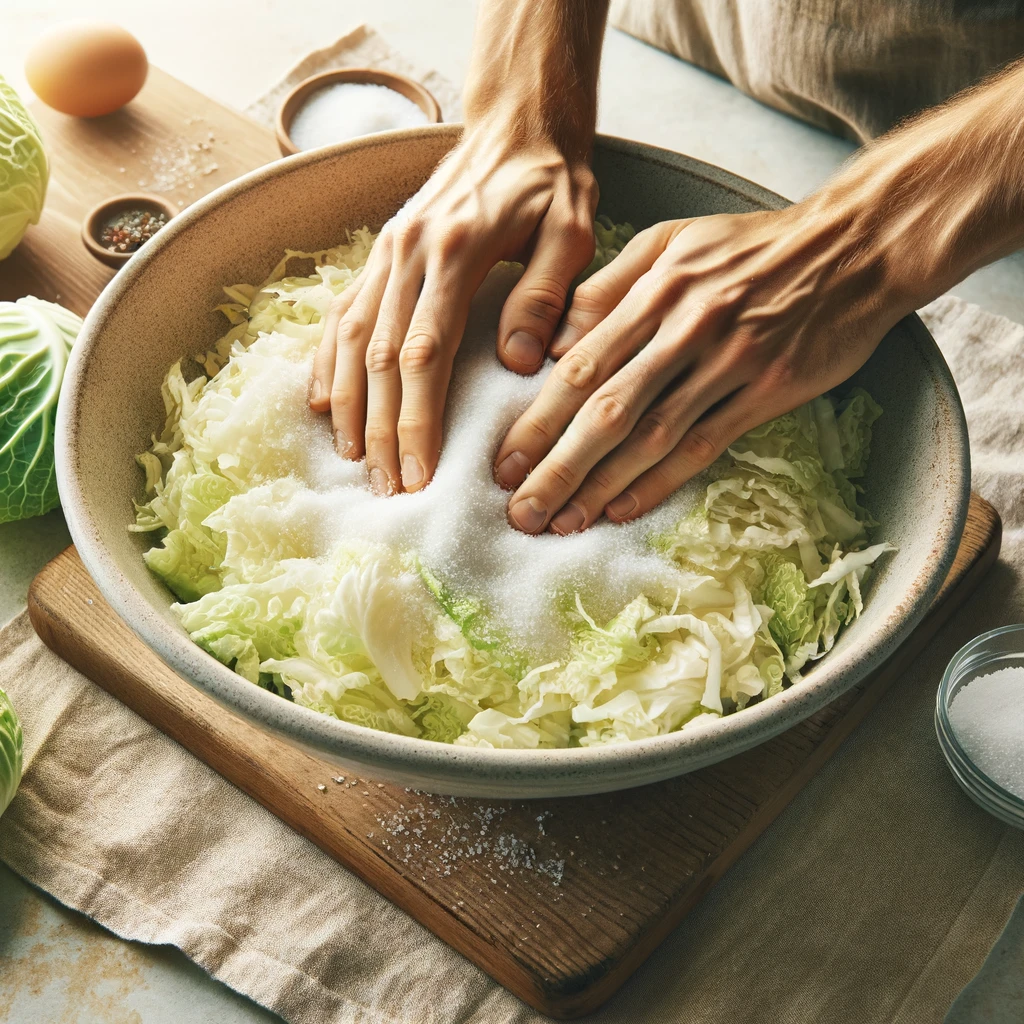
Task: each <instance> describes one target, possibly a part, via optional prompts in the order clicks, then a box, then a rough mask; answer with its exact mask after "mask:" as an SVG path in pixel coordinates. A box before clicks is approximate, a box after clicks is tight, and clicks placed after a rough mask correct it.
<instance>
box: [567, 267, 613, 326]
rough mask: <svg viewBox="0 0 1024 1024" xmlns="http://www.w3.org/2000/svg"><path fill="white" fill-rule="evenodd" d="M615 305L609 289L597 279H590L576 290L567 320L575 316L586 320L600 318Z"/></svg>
mask: <svg viewBox="0 0 1024 1024" xmlns="http://www.w3.org/2000/svg"><path fill="white" fill-rule="evenodd" d="M613 304H614V302H613V296H612V295H611V293H610V292H609V290H608V288H607V287H605V286H604V285H603V284H602V283H601V282H600V281H599V280H598V279H597V277H590V278H587V280H586V281H584V282H583V284H581V285H580V286H579V287H578V288H577V289H576V293H575V294H574V295H573V297H572V307H571V308H570V309H569V314H568V317H567V319H568V318H569V317H573V316H582V317H583V318H584V319H585V320H590V319H592V318H593V317H595V316H598V317H600V316H603V315H604V313H605V311H606V310H608V309H610V308H611V306H612V305H613Z"/></svg>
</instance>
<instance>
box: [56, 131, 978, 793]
mask: <svg viewBox="0 0 1024 1024" xmlns="http://www.w3.org/2000/svg"><path fill="white" fill-rule="evenodd" d="M461 130H462V126H461V125H427V126H423V127H416V128H407V129H400V130H397V131H392V132H382V133H379V134H376V135H371V136H363V137H360V138H357V139H352V140H348V141H346V142H342V143H336V144H334V145H332V146H325V147H321V148H319V149H311V150H306V151H303V152H301V153H297V154H295V155H293V156H289V157H285V158H283V159H281V160H277V161H274V162H273V163H270V164H267V165H264V166H263V167H260V168H257V169H255V170H253V171H251V172H249V173H248V174H246V175H243V176H241V177H239V178H236V179H234V180H233V181H230V182H228V183H226V184H224V185H221V186H220V187H219V188H217V189H215V190H214V191H213V192H211V193H209V194H208V195H206V196H204V197H203V198H201V199H199V200H197V201H196V202H195V203H194V204H192V205H191V206H190V207H188V208H187V209H186V210H185V211H183V212H182V213H180V214H179V215H178V216H177V217H176V218H175V219H174V221H173V222H171V223H170V224H168V225H167V227H166V228H164V229H163V230H161V231H160V232H159V234H158V235H157V236H156V237H155V238H154V240H153V242H152V243H149V244H147V245H146V246H145V247H143V249H141V250H140V251H139V253H138V254H136V258H135V260H134V261H133V263H132V267H131V269H130V270H129V271H128V272H126V273H122V274H118V275H117V276H115V277H114V279H113V280H112V281H111V282H110V284H108V286H107V287H106V288H105V289H104V291H103V292H102V294H101V295H100V296H99V298H98V299H97V301H96V303H95V304H94V305H93V307H92V309H91V310H90V311H89V313H88V315H87V317H86V319H85V323H84V326H83V328H82V331H81V335H80V338H82V339H85V342H84V343H83V342H82V341H80V342H79V344H77V345H76V346H75V347H74V349H73V350H72V354H71V357H70V360H69V364H68V367H67V370H66V372H65V378H64V389H65V390H64V393H63V394H62V399H63V400H62V401H61V402H60V403H59V405H58V412H57V439H58V441H57V446H56V452H57V458H56V462H57V479H58V487H59V491H60V496H61V502H62V505H63V507H64V511H65V515H66V517H67V521H68V527H69V529H70V532H71V535H72V538H73V540H74V542H75V544H76V546H77V549H78V553H79V556H80V557H81V559H82V561H83V563H84V564H85V567H86V569H87V570H88V571H89V573H90V575H92V577H93V579H94V580H95V581H96V583H97V585H98V586H99V589H100V591H101V593H102V594H103V596H104V598H105V599H106V600H107V601H108V602H109V603H110V605H111V606H112V607H113V608H114V610H115V611H116V612H117V613H118V615H120V617H121V618H122V619H124V620H125V622H126V623H127V624H128V625H129V627H130V628H131V629H132V630H133V631H134V632H135V633H136V634H137V635H138V636H139V637H140V638H141V639H142V640H143V641H144V642H145V643H146V644H147V645H148V646H149V647H150V648H151V649H153V650H154V651H155V652H156V653H157V654H158V655H159V656H160V657H161V658H162V659H163V660H164V661H165V662H166V663H167V664H168V665H169V666H171V667H172V669H173V670H174V671H176V672H177V673H178V674H180V675H182V676H184V677H185V678H187V679H188V680H189V681H190V682H191V683H193V684H194V685H196V686H198V688H199V689H201V690H202V691H203V692H205V693H206V694H207V695H208V696H210V697H212V698H213V699H214V700H217V701H218V702H219V703H221V704H222V705H225V706H226V707H228V708H230V709H232V710H234V711H235V712H236V713H239V714H242V715H244V716H248V717H249V718H251V719H255V720H256V721H258V722H260V723H261V724H262V725H263V726H264V727H265V728H268V729H270V730H271V731H272V732H275V733H277V734H278V735H282V736H284V737H286V738H288V739H289V740H290V741H291V742H293V743H297V744H298V745H299V746H301V747H303V748H305V749H307V750H310V751H312V752H315V753H316V754H318V755H320V756H325V757H327V758H329V759H332V760H334V761H335V762H339V763H346V762H347V763H348V764H353V763H362V764H371V765H375V766H377V767H378V769H379V770H380V771H381V772H382V773H383V774H384V775H387V774H388V773H390V774H392V775H405V776H407V777H408V776H416V775H420V776H421V777H422V776H424V775H429V776H430V777H431V778H432V779H434V780H437V779H438V778H441V779H443V783H440V784H439V785H441V788H440V789H439V791H441V792H455V791H457V789H456V787H461V791H463V792H470V791H474V792H480V793H486V792H494V791H496V789H497V788H501V789H503V790H508V789H511V788H512V787H514V786H515V785H516V784H523V785H535V786H537V788H538V790H541V789H544V788H545V787H548V788H550V791H551V792H552V793H554V792H558V793H560V794H569V793H573V792H576V793H584V792H607V791H611V790H614V789H622V788H627V787H633V786H637V785H643V784H646V783H647V782H654V781H658V780H661V779H664V778H668V777H670V776H672V775H677V774H680V772H679V770H678V769H675V768H674V767H673V765H674V763H675V762H676V761H677V760H678V758H679V757H680V755H683V754H685V755H686V761H687V767H686V769H685V771H691V770H695V769H697V768H700V767H703V766H704V765H706V764H711V763H714V762H716V761H720V760H722V759H724V758H725V757H728V756H732V755H733V754H736V753H740V752H742V751H743V750H745V749H748V748H749V747H752V746H755V745H757V744H759V743H761V742H763V741H764V740H767V739H769V738H770V737H771V736H774V735H776V734H778V733H780V732H783V731H785V730H786V729H787V728H789V727H790V726H791V725H793V724H795V723H796V722H797V721H799V720H801V719H802V718H805V717H806V716H807V715H809V714H811V713H813V711H815V710H817V709H819V708H821V707H823V706H824V705H825V704H827V703H828V702H829V701H831V700H833V699H835V698H836V697H837V696H839V695H840V694H841V693H843V692H845V691H846V690H847V689H849V688H850V687H851V686H853V685H855V684H856V683H857V682H858V681H859V680H861V679H863V678H864V677H865V676H866V675H867V674H868V673H870V672H871V671H873V670H874V669H876V668H878V667H879V666H880V665H881V664H882V663H883V662H884V661H885V660H886V659H887V658H888V657H889V655H890V654H891V653H892V652H893V651H894V650H895V649H896V647H897V646H898V645H899V644H900V643H901V642H902V641H903V640H904V639H905V638H906V636H907V635H909V633H910V631H911V630H912V629H913V628H914V627H915V626H916V625H917V624H918V622H920V620H921V619H922V618H923V616H924V615H925V613H926V612H927V610H928V608H929V606H930V604H931V601H932V599H933V598H934V596H935V595H936V593H937V592H938V590H939V588H940V587H941V585H942V582H943V581H944V579H945V577H946V574H947V573H948V571H949V568H950V566H951V565H952V563H953V559H954V557H955V555H956V551H957V548H958V546H959V542H960V537H961V534H962V532H963V525H964V523H965V521H966V516H967V506H968V501H969V498H970V455H969V447H968V441H967V427H966V421H965V418H964V414H963V407H962V404H961V402H960V398H959V394H958V393H957V391H956V387H955V384H954V383H953V378H952V374H951V373H950V371H949V367H948V366H947V365H946V363H945V360H944V359H943V358H942V356H941V353H940V352H939V350H938V347H937V346H936V345H935V342H934V339H932V337H931V335H930V334H929V333H928V331H927V330H926V328H925V327H924V324H923V323H922V322H921V320H920V318H919V317H917V316H916V314H911V315H909V316H908V317H906V318H904V320H903V321H901V323H902V325H903V326H904V327H905V328H906V329H907V331H908V332H909V334H910V336H911V340H913V341H914V342H916V343H917V344H919V345H923V346H924V347H925V348H926V349H928V350H930V352H931V354H932V359H931V360H930V361H931V362H932V363H933V364H934V369H935V371H936V373H935V374H933V381H934V385H935V386H936V387H937V388H938V387H939V386H940V383H941V384H944V385H945V387H944V388H943V389H942V390H943V391H944V394H945V395H946V396H947V397H948V398H949V399H950V400H951V403H952V406H953V410H954V415H952V416H951V417H950V424H949V427H950V433H951V437H950V441H951V447H952V450H953V452H954V454H955V456H956V458H955V459H954V465H955V466H956V467H957V468H958V469H959V473H960V478H959V486H951V487H950V491H949V493H948V494H947V495H946V497H945V509H944V511H945V515H944V516H943V519H942V521H943V523H944V524H946V528H945V530H944V533H942V534H940V535H939V536H937V537H936V538H935V542H934V544H933V547H932V551H931V556H930V557H929V558H928V559H927V560H923V564H922V567H921V569H920V570H919V572H918V575H917V577H915V579H914V580H913V581H911V582H910V583H908V585H907V592H908V593H907V596H906V598H905V599H904V600H903V601H902V602H900V603H899V605H898V606H896V607H894V608H893V609H892V610H891V611H890V612H889V613H888V615H887V616H886V617H885V619H884V620H883V621H882V622H881V623H880V625H879V626H878V627H876V630H875V633H874V636H873V639H874V640H875V641H876V642H875V643H873V645H872V647H871V650H870V652H869V653H867V654H866V655H865V654H864V653H863V651H862V650H860V649H854V648H850V649H848V650H846V651H838V652H836V651H833V652H831V653H830V654H829V656H828V659H826V660H825V661H824V662H823V663H824V664H827V666H828V669H829V678H828V679H827V681H825V682H824V684H823V685H818V686H814V685H804V684H801V685H796V686H791V687H789V688H788V689H786V690H784V691H783V692H781V693H779V694H776V695H775V696H773V697H772V698H771V699H770V700H767V701H763V702H761V703H758V704H756V705H753V706H752V707H748V708H745V709H744V710H743V712H742V713H741V714H735V715H730V716H727V717H725V718H722V719H716V720H715V723H714V726H713V727H711V726H709V725H697V726H691V727H690V728H688V729H685V730H681V731H676V732H672V733H669V734H667V735H664V736H654V737H649V738H645V739H640V740H634V741H631V742H629V743H622V744H615V745H602V746H599V747H574V748H556V749H540V750H523V749H490V748H479V747H461V746H455V745H452V744H445V743H436V742H432V741H430V740H423V739H418V738H413V737H408V736H399V735H396V734H392V733H385V732H379V731H377V730H373V729H368V728H365V727H362V726H357V725H353V724H350V723H348V722H344V721H341V720H339V719H334V718H331V717H329V716H326V715H322V714H320V713H318V712H316V711H313V710H311V709H309V708H304V707H300V706H299V705H296V704H293V703H291V702H288V701H284V700H282V698H281V697H279V696H278V695H277V694H275V693H271V692H269V691H267V690H264V689H261V688H260V687H258V686H254V685H253V684H252V683H249V682H247V681H246V680H244V679H242V678H241V677H240V676H238V675H236V674H235V673H234V672H232V671H231V670H230V669H228V668H227V667H226V666H224V665H223V664H221V663H220V662H218V661H217V660H216V659H215V658H213V656H212V655H209V654H207V653H206V652H205V651H203V650H202V649H201V648H199V647H198V646H196V645H195V644H194V643H193V642H192V640H191V639H190V638H189V637H188V636H187V634H185V633H184V632H183V631H182V630H180V629H177V630H175V629H173V628H171V627H170V626H169V625H168V623H167V622H166V621H165V619H164V618H163V617H162V616H161V615H160V614H158V613H157V611H156V608H155V606H153V605H151V604H150V602H149V601H148V600H147V599H146V598H144V597H143V596H142V595H141V593H139V592H138V591H136V590H135V588H134V586H133V585H132V584H131V582H130V581H129V579H128V578H127V577H126V576H125V575H124V574H122V572H121V571H120V569H119V568H118V566H117V563H116V560H115V559H114V558H113V557H111V556H110V555H108V554H107V552H106V548H105V545H104V544H103V541H102V539H101V536H100V531H99V529H98V528H97V527H96V525H95V524H94V523H93V522H92V520H91V517H90V514H89V510H88V507H87V505H86V503H85V500H84V497H83V493H84V492H83V487H82V485H81V483H80V481H79V478H78V472H77V465H76V457H75V454H74V449H75V436H76V429H77V426H76V425H77V421H78V419H79V416H78V409H79V406H80V405H81V403H82V401H83V396H82V394H81V389H79V388H78V387H77V381H78V379H79V377H80V375H81V373H82V370H83V367H84V365H85V363H86V361H87V360H88V346H89V342H90V340H91V338H92V337H94V336H95V335H96V333H97V331H98V330H99V329H100V328H101V327H102V324H103V322H104V320H105V319H106V318H107V316H108V315H110V313H111V312H112V311H113V309H114V308H115V307H116V306H117V304H118V303H119V301H120V299H121V297H122V295H123V294H124V293H125V292H126V291H127V290H128V288H129V287H130V283H131V278H132V277H133V276H134V275H135V274H138V273H141V272H143V271H144V269H145V268H146V267H147V265H148V264H149V262H150V261H152V260H154V259H156V258H158V256H159V254H160V251H161V250H162V248H163V247H164V246H166V245H170V244H172V243H173V242H174V240H175V239H176V238H177V237H178V235H179V234H183V233H184V232H186V231H188V230H189V229H190V227H191V226H192V225H193V224H194V223H195V222H197V221H199V220H200V219H201V218H202V217H203V216H204V215H205V214H206V213H207V212H210V211H212V210H214V209H215V208H216V207H218V206H219V205H221V204H222V203H224V202H226V201H228V200H230V199H232V198H234V197H235V196H237V195H240V194H242V193H244V192H245V191H247V190H248V189H249V188H251V187H253V186H257V185H259V184H261V183H262V182H264V181H267V180H269V179H271V178H274V177H276V176H278V175H280V174H281V173H282V172H283V171H287V170H288V169H292V168H298V167H302V166H306V165H312V164H316V163H320V162H330V161H331V160H333V159H334V158H335V157H336V156H338V155H342V154H345V153H348V152H350V151H356V150H371V149H374V148H377V147H380V146H386V145H391V144H392V143H393V142H395V141H396V140H400V139H403V140H404V139H416V138H419V137H421V136H422V137H426V136H430V135H434V136H437V135H443V136H450V138H451V141H452V143H453V144H454V142H455V141H457V139H458V136H459V134H460V133H461ZM599 149H604V150H606V151H610V152H618V153H625V154H627V155H632V156H637V157H640V158H642V159H645V160H648V161H652V162H654V163H658V164H663V165H667V166H669V167H671V168H674V169H677V170H678V169H683V170H685V171H687V172H688V173H689V174H690V175H691V176H692V177H696V178H701V179H704V180H706V181H709V182H711V183H713V184H715V185H717V186H720V187H724V188H726V189H728V190H729V191H731V192H733V193H734V194H736V195H737V196H740V197H742V198H744V199H746V200H748V201H751V202H754V203H756V204H758V205H760V206H766V207H768V208H774V209H780V208H782V207H784V206H786V205H789V203H788V200H786V199H784V198H783V197H781V196H779V195H777V194H776V193H773V192H770V191H768V190H767V189H765V188H763V187H762V186H760V185H757V184H755V183H753V182H750V181H747V180H746V179H744V178H741V177H739V176H738V175H734V174H732V173H730V172H728V171H725V170H724V169H721V168H718V167H715V166H713V165H711V164H707V163H705V162H703V161H699V160H696V159H694V158H692V157H687V156H684V155H682V154H679V153H675V152H672V151H670V150H665V149H660V148H658V147H654V146H650V145H648V144H645V143H638V142H633V141H631V140H626V139H621V138H617V137H613V136H605V135H598V136H597V137H596V139H595V150H599ZM940 378H941V381H940ZM126 525H127V524H126ZM820 664H822V663H819V665H820ZM818 671H820V668H817V667H816V668H815V669H812V670H811V671H810V672H808V673H807V674H806V676H805V677H804V680H805V683H806V682H807V681H811V682H813V678H812V677H813V675H814V673H815V672H818ZM787 709H790V714H787V713H786V712H787ZM723 748H727V753H722V752H721V751H722V750H723ZM383 763H386V767H383V766H382V764H383ZM475 773H481V776H482V778H480V779H479V780H477V779H476V778H475ZM560 773H561V774H560ZM620 774H624V775H627V776H628V778H627V779H626V780H625V781H621V782H617V776H618V775H620ZM567 775H569V776H572V777H574V778H575V780H576V783H577V785H576V786H575V788H574V787H573V785H571V784H570V782H569V781H567V779H566V776H567ZM499 776H500V779H501V782H500V783H494V784H492V783H491V782H490V781H489V779H494V778H495V777H499ZM556 778H559V779H560V781H559V783H558V785H557V786H556V785H555V781H554V780H555V779H556ZM477 781H479V782H480V784H479V785H478V784H477ZM435 784H438V783H437V782H436V781H435ZM444 786H449V787H451V788H447V789H446V788H444ZM539 795H544V794H542V793H540V792H537V793H528V794H526V796H528V797H532V796H539Z"/></svg>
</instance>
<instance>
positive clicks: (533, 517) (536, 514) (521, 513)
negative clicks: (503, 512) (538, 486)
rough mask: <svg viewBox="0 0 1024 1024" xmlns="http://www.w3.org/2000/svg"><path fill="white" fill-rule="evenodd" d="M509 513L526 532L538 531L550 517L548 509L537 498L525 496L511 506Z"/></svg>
mask: <svg viewBox="0 0 1024 1024" xmlns="http://www.w3.org/2000/svg"><path fill="white" fill-rule="evenodd" d="M508 514H509V515H510V516H511V517H512V519H514V520H515V525H516V526H518V527H519V529H520V530H522V531H523V532H524V533H536V532H537V531H538V530H539V529H540V528H541V527H542V526H543V525H544V520H545V519H547V517H548V510H547V509H546V508H545V507H544V506H543V505H542V504H541V503H540V502H539V501H538V500H537V499H536V498H523V500H522V501H517V502H516V503H515V504H514V505H512V506H510V507H509V510H508Z"/></svg>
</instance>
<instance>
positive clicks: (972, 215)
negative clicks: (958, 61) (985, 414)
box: [808, 62, 1024, 311]
mask: <svg viewBox="0 0 1024 1024" xmlns="http://www.w3.org/2000/svg"><path fill="white" fill-rule="evenodd" d="M808 202H809V203H812V204H814V203H817V204H820V205H821V208H822V211H823V212H825V211H828V214H829V215H832V216H835V215H837V214H838V216H839V217H840V218H843V217H844V215H845V216H846V217H848V218H849V223H850V225H851V227H852V229H853V230H852V233H853V235H854V236H855V237H857V236H858V235H860V234H862V235H863V237H864V244H865V246H866V248H867V250H868V252H872V253H875V254H877V255H878V259H879V261H880V263H882V264H884V277H885V279H886V280H887V282H888V285H889V288H890V289H891V293H892V295H893V296H894V300H895V301H896V302H897V303H898V304H900V305H902V306H905V308H906V310H907V311H909V310H910V309H914V308H918V307H920V306H921V305H923V304H924V303H926V302H928V301H930V300H931V299H933V298H935V297H936V296H938V295H940V294H942V293H943V292H944V291H946V290H947V289H948V288H951V287H952V286H953V285H955V284H957V283H958V282H959V281H961V280H963V278H965V277H966V276H967V275H968V274H970V273H972V272H973V271H974V270H977V269H978V268H979V267H982V266H984V265H985V264H987V263H991V262H992V261H993V260H995V259H998V258H999V257H1000V256H1005V255H1007V254H1008V253H1011V252H1013V251H1014V250H1016V249H1018V248H1021V247H1022V246H1024V62H1019V63H1017V64H1016V65H1014V66H1012V67H1010V68H1009V69H1008V70H1006V71H1004V72H1003V73H1001V74H1000V75H998V76H996V77H995V78H994V79H990V80H989V81H987V82H985V83H983V84H982V85H980V86H977V87H975V88H974V89H971V90H968V91H967V92H965V93H962V94H961V95H959V96H957V97H955V98H954V99H953V100H951V101H950V102H949V103H947V104H945V105H943V106H942V107H939V108H936V109H934V110H931V111H928V112H927V113H925V114H923V115H922V116H920V117H919V118H917V119H915V120H914V121H912V122H910V123H909V124H907V125H905V126H902V127H900V128H897V129H895V130H894V131H892V132H890V133H889V134H888V135H886V136H884V137H883V138H881V139H879V140H878V141H877V142H875V143H873V144H872V145H870V146H869V147H868V148H867V149H866V150H865V151H864V152H863V153H862V154H861V155H860V156H858V157H857V158H856V159H855V160H854V161H853V162H852V163H851V164H850V166H849V167H847V168H845V169H844V170H843V171H842V172H840V174H839V175H837V176H836V178H834V179H833V180H832V181H830V182H829V183H828V184H827V185H826V186H825V187H824V188H823V189H821V190H820V192H818V193H817V194H816V195H815V196H812V197H811V198H810V199H809V200H808ZM851 258H856V257H853V256H852V254H851ZM868 258H870V257H868Z"/></svg>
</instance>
